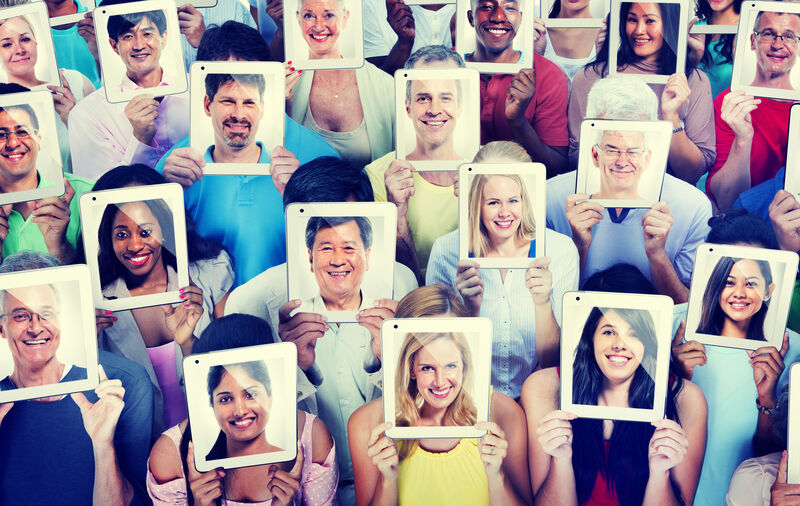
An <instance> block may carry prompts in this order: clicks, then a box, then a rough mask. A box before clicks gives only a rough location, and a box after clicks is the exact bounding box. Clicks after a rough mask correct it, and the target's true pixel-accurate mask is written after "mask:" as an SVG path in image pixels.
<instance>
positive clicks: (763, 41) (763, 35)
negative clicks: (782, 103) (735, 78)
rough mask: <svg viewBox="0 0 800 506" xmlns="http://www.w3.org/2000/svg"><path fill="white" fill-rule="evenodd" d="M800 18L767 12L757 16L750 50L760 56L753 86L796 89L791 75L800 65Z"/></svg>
mask: <svg viewBox="0 0 800 506" xmlns="http://www.w3.org/2000/svg"><path fill="white" fill-rule="evenodd" d="M798 36H800V15H798V14H794V13H786V12H764V11H761V12H759V13H758V15H757V16H756V22H755V27H754V31H753V33H752V34H750V50H751V51H755V52H756V77H755V79H754V80H753V82H752V83H750V86H761V87H764V88H778V89H783V90H791V89H794V86H792V83H791V72H792V69H793V68H794V64H795V62H796V61H797V41H798Z"/></svg>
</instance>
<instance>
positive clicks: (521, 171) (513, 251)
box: [458, 163, 546, 269]
mask: <svg viewBox="0 0 800 506" xmlns="http://www.w3.org/2000/svg"><path fill="white" fill-rule="evenodd" d="M545 178H546V169H545V167H544V165H543V164H541V163H514V164H511V163H506V164H490V163H477V164H476V163H469V164H463V165H461V166H460V167H459V174H458V180H459V187H460V188H463V191H459V196H458V206H459V219H458V244H459V247H458V250H459V253H458V256H459V259H461V260H464V259H474V260H475V261H476V262H478V263H479V264H480V266H481V268H499V269H512V268H525V269H526V268H528V267H530V265H531V261H532V259H534V258H537V257H539V256H543V255H544V251H545V249H544V229H545V208H546V202H545Z"/></svg>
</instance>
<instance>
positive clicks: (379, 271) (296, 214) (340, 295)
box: [286, 202, 397, 322]
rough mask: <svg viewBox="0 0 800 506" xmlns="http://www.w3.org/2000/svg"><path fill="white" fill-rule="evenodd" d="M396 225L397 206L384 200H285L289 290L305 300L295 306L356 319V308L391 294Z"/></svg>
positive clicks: (343, 319)
mask: <svg viewBox="0 0 800 506" xmlns="http://www.w3.org/2000/svg"><path fill="white" fill-rule="evenodd" d="M386 204H388V205H386ZM396 226H397V207H396V206H394V204H391V203H387V202H369V203H361V202H358V203H355V202H353V203H327V204H292V205H290V206H288V207H287V208H286V267H287V270H288V283H289V286H288V291H289V299H290V300H295V299H298V300H301V301H302V302H303V303H302V305H301V306H300V307H299V308H298V309H297V312H307V313H317V314H321V315H323V316H326V317H327V319H328V321H329V322H354V321H356V319H355V317H356V313H357V312H358V311H360V310H362V309H366V308H369V307H373V306H374V305H375V301H376V300H378V299H387V298H388V299H391V298H392V290H393V274H392V273H393V272H394V258H395V243H396V230H397V229H396Z"/></svg>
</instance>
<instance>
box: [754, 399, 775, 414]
mask: <svg viewBox="0 0 800 506" xmlns="http://www.w3.org/2000/svg"><path fill="white" fill-rule="evenodd" d="M756 408H757V409H758V412H759V413H762V414H764V415H769V416H772V414H773V413H774V412H775V408H774V407H772V408H768V407H766V406H762V405H761V403H760V402H759V401H758V397H756Z"/></svg>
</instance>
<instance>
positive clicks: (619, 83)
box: [585, 74, 658, 121]
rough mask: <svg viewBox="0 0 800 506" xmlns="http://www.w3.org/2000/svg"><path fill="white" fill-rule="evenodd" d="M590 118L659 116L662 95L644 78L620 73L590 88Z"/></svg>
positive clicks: (587, 104) (601, 80)
mask: <svg viewBox="0 0 800 506" xmlns="http://www.w3.org/2000/svg"><path fill="white" fill-rule="evenodd" d="M585 117H586V118H600V117H602V118H603V119H626V120H641V119H648V120H652V121H655V120H657V119H658V97H656V94H655V93H654V92H653V90H652V88H650V86H648V85H647V84H646V83H645V82H644V81H642V80H641V79H639V78H637V77H634V76H630V75H625V74H617V75H616V76H614V77H606V78H604V79H600V80H599V81H597V82H596V83H594V86H592V89H591V90H590V91H589V96H588V98H587V100H586V116H585Z"/></svg>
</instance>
